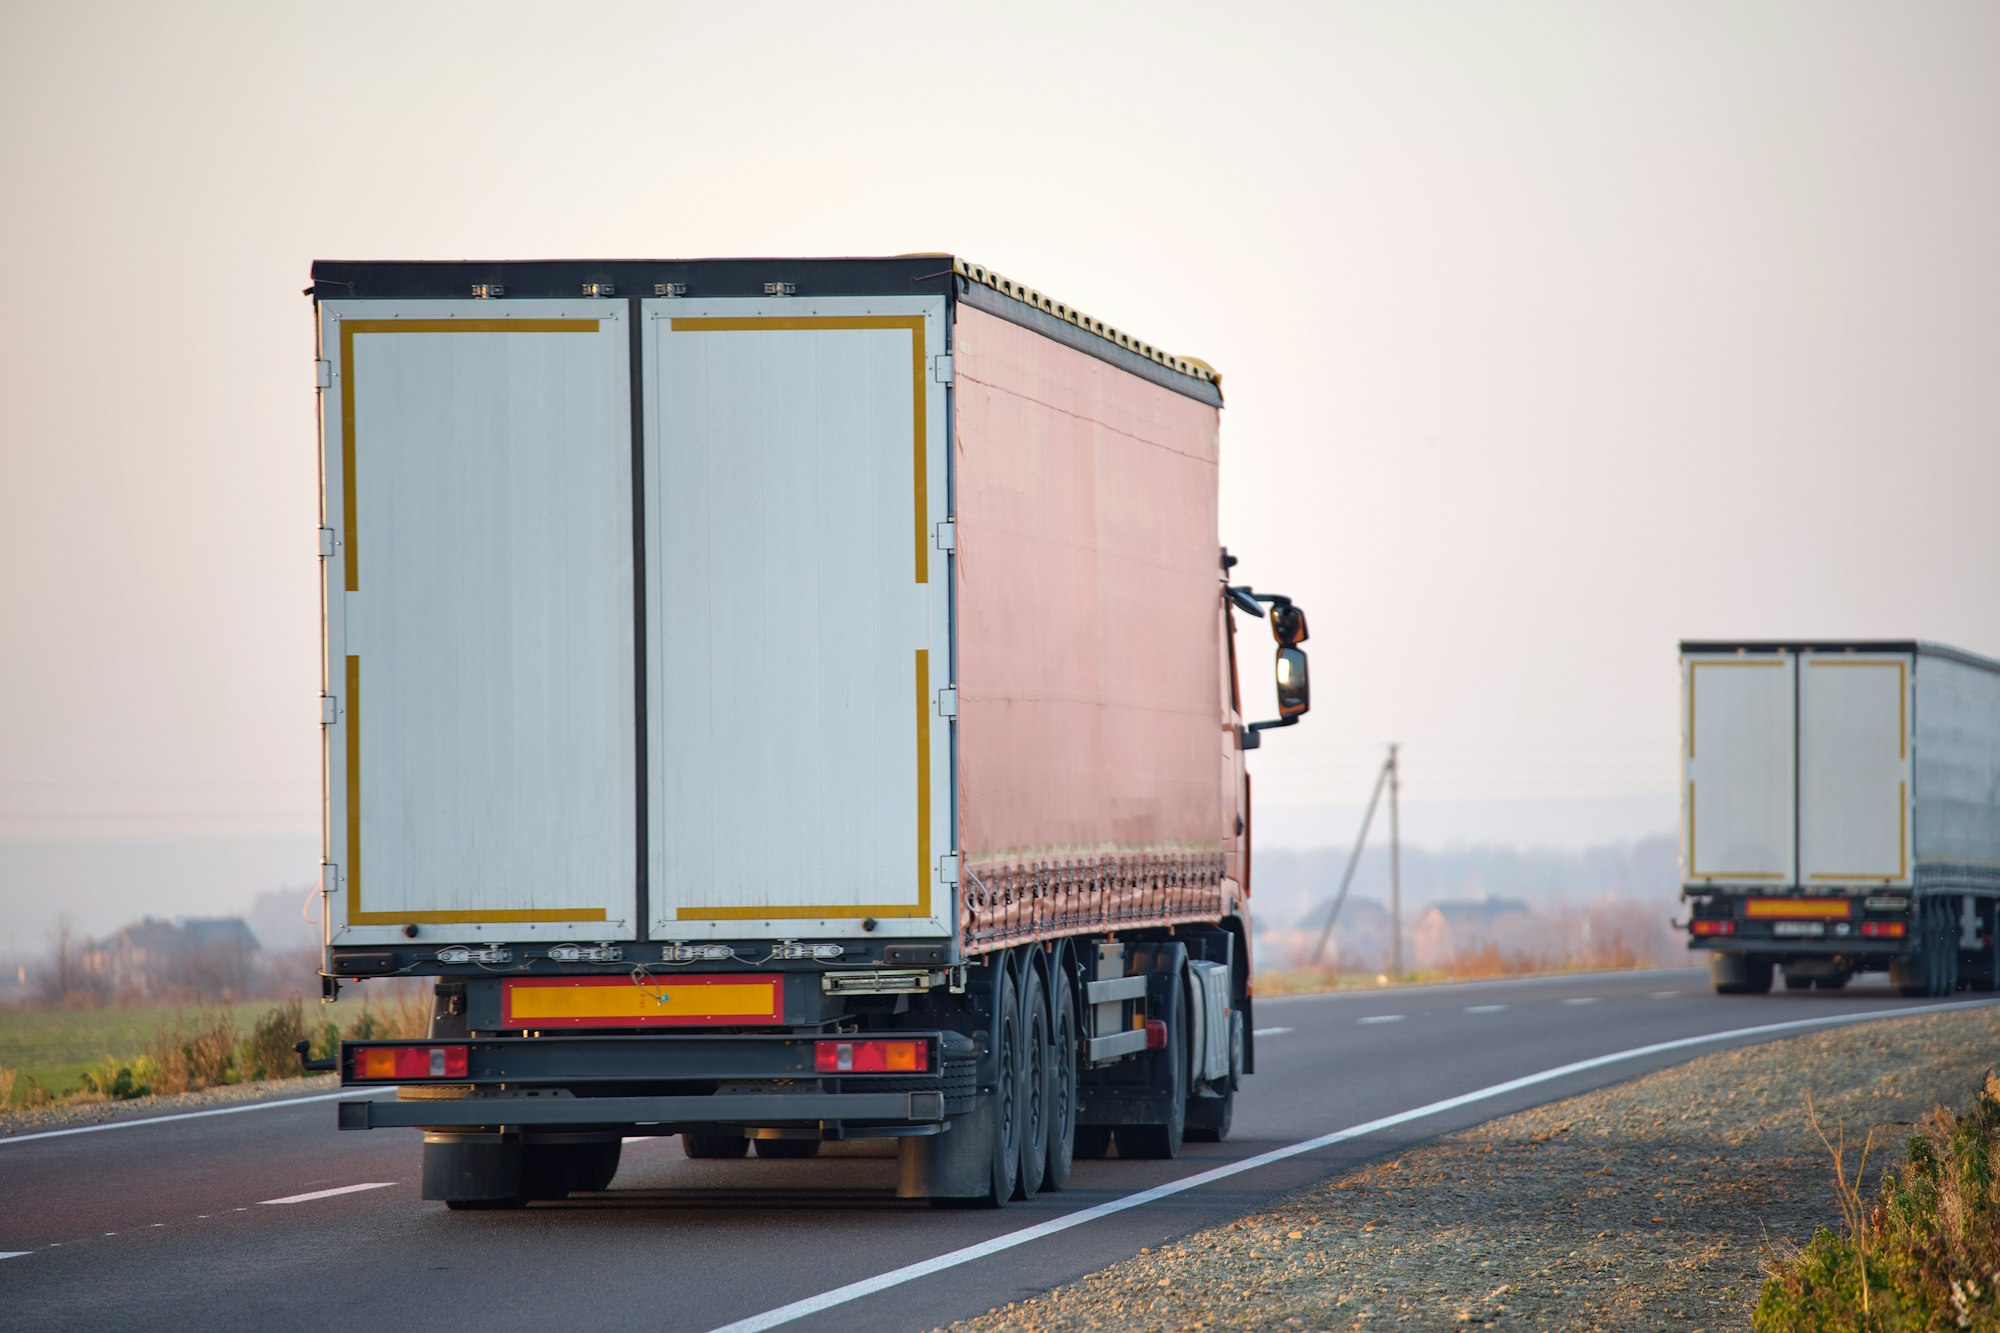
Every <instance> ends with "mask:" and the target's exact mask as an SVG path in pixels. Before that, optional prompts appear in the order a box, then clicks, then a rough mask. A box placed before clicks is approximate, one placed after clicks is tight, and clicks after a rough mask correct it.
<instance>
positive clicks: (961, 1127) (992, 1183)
mask: <svg viewBox="0 0 2000 1333" xmlns="http://www.w3.org/2000/svg"><path fill="white" fill-rule="evenodd" d="M993 966H994V969H995V971H996V973H997V975H996V976H995V978H994V981H993V992H992V1009H991V1011H990V1012H991V1014H992V1019H991V1022H992V1024H993V1026H992V1028H991V1031H992V1033H993V1044H992V1047H991V1050H992V1061H993V1064H992V1066H991V1067H992V1070H993V1086H992V1087H991V1088H988V1089H984V1090H982V1091H981V1093H980V1094H979V1096H978V1097H977V1098H975V1099H974V1102H973V1108H972V1110H970V1111H967V1112H964V1113H962V1114H959V1115H955V1116H953V1117H952V1118H951V1128H950V1129H949V1130H948V1131H946V1132H945V1133H943V1134H938V1135H935V1136H933V1137H931V1138H929V1139H927V1140H925V1149H926V1152H927V1153H928V1154H929V1158H928V1162H927V1166H926V1171H927V1175H928V1178H929V1180H930V1184H931V1190H932V1193H931V1195H930V1201H931V1206H932V1207H933V1208H998V1207H1000V1206H1001V1205H1003V1204H1005V1203H1006V1202H1007V1201H1008V1200H1009V1199H1011V1198H1013V1197H1014V1186H1015V1185H1016V1183H1018V1182H1019V1180H1020V1178H1021V1065H1022V1060H1021V1008H1020V1004H1019V1002H1018V1000H1017V999H1016V997H1017V995H1018V994H1019V992H1020V987H1019V986H1018V985H1016V984H1015V980H1014V978H1015V975H1016V973H1015V966H1014V964H1012V963H1011V962H1007V961H1004V959H996V960H995V962H994V964H993Z"/></svg>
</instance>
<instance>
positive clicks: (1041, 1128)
mask: <svg viewBox="0 0 2000 1333" xmlns="http://www.w3.org/2000/svg"><path fill="white" fill-rule="evenodd" d="M1053 1055H1054V1052H1053V1051H1052V1050H1051V1049H1050V1042H1049V1003H1048V988H1047V986H1046V984H1045V983H1044V982H1043V981H1042V970H1041V968H1040V967H1038V966H1036V965H1035V964H1034V963H1033V962H1030V963H1029V964H1028V966H1027V967H1025V968H1024V969H1022V972H1021V1169H1020V1170H1019V1171H1016V1172H1015V1173H1014V1197H1015V1198H1017V1199H1028V1198H1033V1197H1034V1196H1035V1195H1036V1194H1039V1193H1040V1192H1041V1189H1042V1182H1043V1181H1044V1180H1045V1179H1047V1177H1048V1174H1049V1066H1050V1065H1051V1064H1052V1063H1054V1061H1053V1058H1052V1057H1053Z"/></svg>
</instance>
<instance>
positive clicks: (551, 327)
mask: <svg viewBox="0 0 2000 1333" xmlns="http://www.w3.org/2000/svg"><path fill="white" fill-rule="evenodd" d="M600 323H601V321H599V320H595V319H344V320H342V321H341V322H340V527H341V552H342V556H341V561H342V564H343V566H344V570H343V572H344V573H345V575H346V579H347V591H349V592H359V591H360V589H361V581H360V580H361V574H360V568H361V566H360V558H359V555H358V552H359V550H360V548H359V546H358V544H357V543H356V542H355V539H354V531H355V527H356V524H355V521H354V501H355V485H354V335H355V334H357V333H596V332H597V331H598V326H599V324H600Z"/></svg>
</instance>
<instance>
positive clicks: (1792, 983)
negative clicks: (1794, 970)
mask: <svg viewBox="0 0 2000 1333" xmlns="http://www.w3.org/2000/svg"><path fill="white" fill-rule="evenodd" d="M1812 988H1813V979H1812V978H1811V977H1795V976H1793V975H1792V974H1791V973H1789V972H1787V973H1785V989H1786V990H1811V989H1812Z"/></svg>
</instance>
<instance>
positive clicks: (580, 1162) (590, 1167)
mask: <svg viewBox="0 0 2000 1333" xmlns="http://www.w3.org/2000/svg"><path fill="white" fill-rule="evenodd" d="M561 1147H562V1151H561V1152H560V1153H559V1154H557V1158H556V1160H557V1162H558V1163H559V1164H560V1165H561V1168H562V1170H563V1171H564V1173H565V1174H566V1175H567V1176H568V1177H569V1188H570V1189H571V1190H574V1191H580V1192H582V1193H585V1194H596V1193H598V1192H600V1191H602V1190H608V1189H610V1188H611V1181H612V1178H613V1177H615V1176H616V1175H617V1174H618V1159H619V1158H620V1157H621V1156H622V1155H623V1153H624V1150H625V1144H624V1141H623V1140H621V1139H612V1140H611V1141H610V1142H609V1143H567V1144H563V1145H561Z"/></svg>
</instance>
